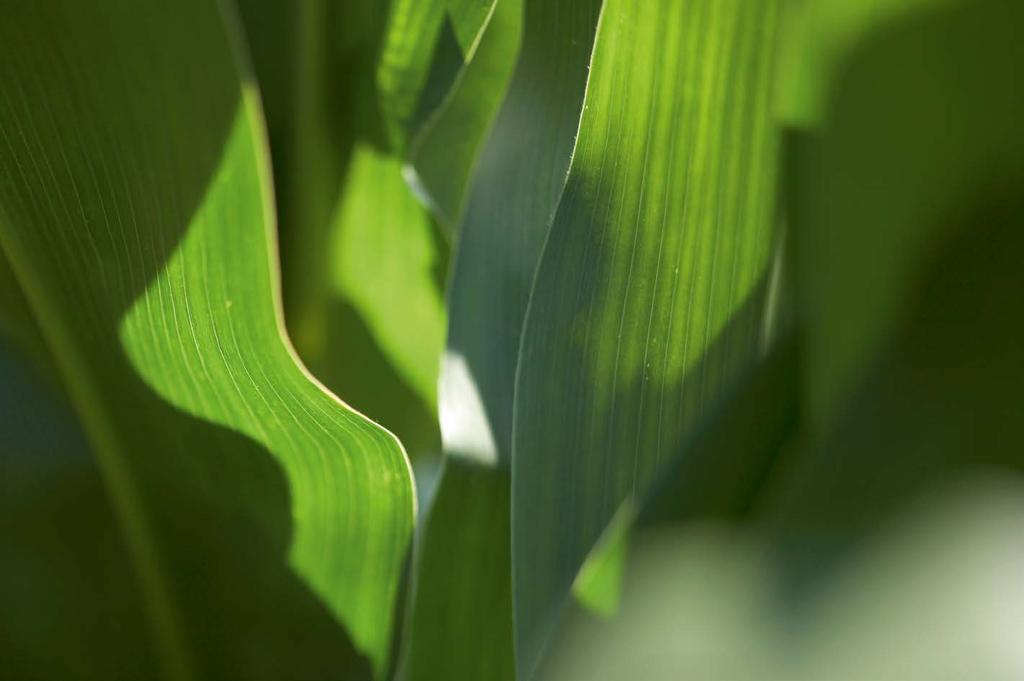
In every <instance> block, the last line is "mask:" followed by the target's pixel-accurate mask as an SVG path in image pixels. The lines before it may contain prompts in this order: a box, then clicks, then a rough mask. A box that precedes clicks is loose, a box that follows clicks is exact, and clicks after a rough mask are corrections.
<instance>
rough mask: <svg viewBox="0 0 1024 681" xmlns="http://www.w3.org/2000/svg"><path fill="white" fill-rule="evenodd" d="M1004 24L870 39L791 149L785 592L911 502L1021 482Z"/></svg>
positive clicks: (925, 19) (997, 18)
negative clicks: (981, 480) (802, 440)
mask: <svg viewBox="0 0 1024 681" xmlns="http://www.w3.org/2000/svg"><path fill="white" fill-rule="evenodd" d="M1022 22H1024V6H1022V5H1020V3H1016V2H1012V1H1003V0H994V1H989V2H976V3H966V4H964V5H962V6H958V7H948V8H943V9H941V10H936V11H934V12H931V13H929V14H927V15H925V16H920V17H916V18H913V19H910V20H906V21H902V22H897V23H895V24H893V25H891V26H889V27H887V28H886V29H884V30H881V31H879V32H878V33H876V34H875V35H873V36H872V37H871V39H869V40H867V41H865V42H864V43H863V45H862V46H861V47H860V48H859V49H858V50H857V51H856V52H855V53H854V54H853V55H851V57H850V59H849V63H848V65H847V68H846V70H845V72H844V73H843V74H842V77H841V78H840V79H839V81H838V82H837V83H835V84H834V86H833V91H834V95H833V97H832V98H831V100H830V105H829V107H828V109H827V112H828V117H827V119H826V120H825V122H824V126H823V129H822V131H821V133H820V134H819V135H818V136H816V137H805V138H803V139H802V140H801V142H800V145H799V147H798V148H797V149H796V151H795V154H794V158H795V159H796V162H795V163H794V164H793V168H794V172H795V176H794V178H793V181H792V182H791V187H792V188H793V191H794V198H793V201H792V203H793V205H794V206H795V207H796V208H797V210H795V211H794V221H793V227H794V229H793V237H794V245H795V247H796V248H795V255H796V258H795V260H796V263H797V267H796V270H795V272H796V274H797V277H796V284H797V285H796V292H797V294H798V296H799V303H800V317H801V319H802V321H803V324H804V326H805V328H806V333H805V337H806V347H807V354H806V362H805V373H804V377H803V380H802V385H803V388H804V394H805V396H806V404H807V409H806V415H807V419H805V423H806V425H807V427H808V428H807V430H808V432H807V434H806V439H807V444H806V447H805V448H804V450H803V451H802V452H801V455H800V456H799V457H796V458H794V459H793V460H792V461H791V462H790V463H788V465H787V466H786V467H785V468H784V469H782V470H781V471H779V475H778V476H777V477H778V478H779V479H778V481H777V482H775V483H774V485H773V487H775V489H776V491H777V502H778V508H777V510H778V511H779V512H778V516H777V518H776V520H777V523H778V525H779V531H780V539H781V540H782V541H783V546H782V548H783V550H784V551H785V552H786V555H787V557H794V556H795V562H794V565H795V567H796V568H798V570H797V572H795V574H794V575H793V576H794V579H793V582H794V583H801V582H802V583H804V584H806V583H807V582H808V581H809V580H807V579H806V577H808V573H809V572H812V573H814V574H815V576H817V575H819V574H820V573H821V572H822V570H823V568H824V567H829V566H831V565H832V564H833V563H834V562H835V560H836V559H838V558H840V557H843V556H844V555H845V554H846V553H848V552H849V550H850V548H851V547H852V546H855V545H856V544H857V543H858V542H862V541H863V540H864V538H865V537H866V536H867V535H869V534H870V533H871V532H872V531H874V530H876V529H877V528H878V527H879V526H880V524H881V523H882V522H883V521H884V520H886V519H887V518H888V517H889V516H891V515H892V514H893V513H894V512H896V511H898V510H899V508H900V507H901V506H902V505H904V504H906V503H907V502H908V501H910V500H912V499H913V498H914V497H915V496H916V495H917V494H919V493H920V492H921V490H922V489H923V488H924V487H925V486H927V485H929V484H932V483H935V482H936V481H939V480H946V479H950V478H952V479H958V478H962V477H963V476H965V475H967V474H969V473H971V472H972V471H976V470H978V469H983V470H990V469H1011V470H1014V471H1019V470H1020V469H1021V468H1022V467H1024V454H1022V452H1024V431H1022V428H1021V423H1022V422H1024V421H1022V420H1021V418H1020V414H1021V409H1020V400H1019V396H1018V394H1019V390H1020V385H1021V383H1022V381H1024V364H1022V362H1021V359H1020V348H1021V347H1022V346H1024V315H1022V313H1021V310H1020V304H1019V301H1020V300H1021V299H1022V298H1024V269H1022V268H1021V265H1020V263H1021V253H1022V252H1024V238H1022V235H1024V230H1022V218H1021V215H1022V210H1024V206H1022V204H1021V199H1020V187H1021V186H1024V184H1022V183H1024V134H1022V132H1021V128H1020V125H1019V121H1020V120H1021V118H1022V117H1024V93H1022V90H1021V89H1020V88H1019V87H1017V85H1016V83H1017V82H1019V80H1020V75H1019V74H1020V73H1021V70H1022V69H1024V46H1022V44H1021V42H1020V40H1019V30H1018V28H1019V27H1020V26H1021V25H1022ZM880 103H884V106H880ZM812 179H813V181H814V185H813V188H811V187H812V186H811V185H809V184H807V183H808V182H810V181H811V180H812ZM801 578H803V579H801Z"/></svg>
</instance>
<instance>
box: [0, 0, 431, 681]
mask: <svg viewBox="0 0 1024 681" xmlns="http://www.w3.org/2000/svg"><path fill="white" fill-rule="evenodd" d="M12 13H13V14H14V16H15V18H14V19H12V20H10V21H6V22H4V24H3V27H2V28H0V31H2V33H3V37H2V40H0V44H2V45H3V47H2V50H3V52H4V59H3V60H2V64H3V66H2V67H0V80H2V85H0V89H2V91H3V92H4V93H6V94H7V95H8V96H7V97H6V98H5V100H4V101H3V103H2V106H0V130H2V131H3V141H2V144H3V146H2V147H0V173H2V175H3V178H4V180H3V182H0V244H2V246H3V248H4V250H5V252H6V253H7V255H8V257H9V259H10V261H11V263H12V266H13V267H14V269H15V274H16V275H17V278H18V280H19V282H20V284H21V285H22V286H23V287H24V289H25V291H26V294H27V298H28V300H29V302H30V304H31V305H32V307H33V309H34V311H35V313H36V315H37V317H38V318H39V321H40V326H41V328H42V330H43V332H44V335H45V336H46V338H47V341H48V342H49V344H50V346H51V348H52V350H53V354H54V356H55V361H56V363H57V365H58V368H59V371H60V373H61V375H62V377H63V379H64V380H65V381H66V384H67V386H68V390H69V393H70V395H71V398H72V401H73V403H74V406H75V408H76V410H77V411H78V413H79V415H80V417H81V419H82V422H83V425H84V428H85V431H86V433H87V436H88V438H89V440H90V445H91V447H92V449H93V451H94V453H95V455H96V456H97V459H98V461H99V463H100V467H101V469H102V471H103V474H104V479H105V481H106V483H107V485H108V489H109V491H110V494H111V497H112V500H113V506H114V509H115V513H116V514H117V517H118V520H119V522H120V524H121V526H122V528H123V529H124V531H125V533H126V537H127V541H128V545H129V548H130V550H131V554H132V557H133V560H134V562H135V566H136V569H137V572H138V574H139V575H140V579H141V583H142V584H143V592H144V594H145V595H146V598H147V606H148V608H149V611H150V616H151V619H152V621H153V622H154V635H155V636H156V639H157V642H158V647H159V649H160V651H161V654H162V660H163V663H164V665H165V672H166V673H167V674H168V675H170V676H176V677H185V676H189V675H190V674H191V673H192V672H193V671H195V670H203V671H205V672H206V673H209V674H211V675H214V676H216V675H231V674H233V673H234V674H243V675H253V676H256V675H265V674H270V675H273V674H275V673H284V669H285V668H289V667H291V669H290V670H289V673H293V672H294V673H299V674H300V675H318V674H323V673H331V672H327V671H326V669H331V668H333V669H335V670H337V669H338V667H337V666H334V665H337V664H338V660H337V656H338V654H339V653H340V652H341V648H343V647H344V644H343V637H339V635H338V630H337V629H333V636H334V637H335V641H336V643H335V645H336V646H339V644H340V647H339V648H336V649H335V651H334V652H328V653H327V654H326V655H325V653H324V650H326V648H323V649H316V648H315V646H319V645H322V644H323V642H324V640H325V639H326V637H328V636H330V635H331V633H330V632H332V627H331V624H330V621H331V619H332V618H336V619H337V621H339V622H341V623H343V624H344V626H345V627H346V628H347V630H348V632H349V633H350V634H351V636H352V638H353V639H354V641H355V643H356V645H357V646H358V648H359V649H360V650H361V651H363V652H365V653H366V654H367V655H368V656H369V657H370V658H371V660H372V661H373V664H374V667H375V669H376V670H377V671H378V673H380V672H382V671H383V665H384V663H385V661H386V653H387V648H388V643H389V636H390V620H391V614H390V613H391V604H392V603H393V601H394V596H395V591H396V585H397V579H398V574H399V570H400V567H401V562H402V559H403V555H404V552H405V550H406V543H407V541H408V538H409V533H410V530H411V523H412V506H413V497H412V488H411V483H410V480H409V472H408V466H407V463H406V461H405V458H404V455H403V452H402V450H401V447H400V445H399V444H398V443H397V442H396V441H395V439H394V438H393V436H391V435H390V434H389V433H387V432H386V431H384V430H383V429H381V428H379V427H378V426H376V425H374V424H373V423H371V422H369V421H368V420H366V419H365V418H363V417H361V416H360V415H358V414H356V413H354V412H352V411H351V410H349V409H348V408H346V407H345V406H344V405H343V404H341V403H340V402H339V401H338V400H337V399H336V398H334V397H333V396H332V395H330V394H329V393H327V392H326V391H325V390H323V389H322V388H321V387H319V386H318V385H317V384H316V383H315V382H314V381H312V380H311V378H310V376H309V375H308V374H307V373H306V372H305V371H304V370H303V368H302V367H301V365H299V364H298V363H297V360H296V358H295V356H294V353H293V352H292V350H291V348H290V345H289V344H288V341H287V340H286V339H285V338H284V336H283V327H282V323H281V313H280V302H279V291H278V282H277V279H276V270H275V268H276V263H274V261H273V258H274V257H275V256H276V252H275V249H274V242H273V212H272V211H273V208H272V196H271V193H270V190H269V184H268V180H269V178H268V174H269V168H268V165H267V161H266V158H265V152H264V148H263V147H264V142H263V140H262V137H261V136H262V131H261V128H260V125H261V123H260V119H259V113H258V107H257V105H256V103H255V99H254V97H253V95H252V92H251V91H250V89H249V88H248V87H247V86H245V85H243V84H242V82H240V80H239V76H238V73H237V70H236V67H235V62H234V59H233V57H232V54H231V51H230V49H229V37H228V35H227V33H226V31H225V29H224V27H223V24H222V17H221V16H220V15H219V13H218V12H217V9H216V7H215V6H214V5H211V4H210V3H205V2H183V3H175V4H174V5H173V6H163V5H160V4H159V3H148V2H147V3H138V2H122V3H118V5H117V6H116V7H110V6H105V7H104V8H103V10H102V11H101V10H100V8H98V7H93V6H91V5H83V4H80V3H75V2H61V3H52V4H49V3H47V4H39V3H28V2H24V3H15V6H14V7H13V8H12ZM243 566H244V567H245V568H247V569H243ZM271 613H273V615H271ZM328 613H329V614H328ZM299 621H304V622H306V623H308V629H307V632H308V634H309V637H308V638H307V639H305V640H302V641H294V640H289V639H287V638H285V637H281V636H279V635H278V634H276V633H274V630H275V629H276V628H277V627H278V626H281V625H285V626H287V624H286V623H288V622H292V623H296V622H299ZM252 646H258V647H260V648H261V649H263V650H264V651H265V652H266V655H265V658H261V659H262V660H263V661H262V663H261V664H260V665H259V666H256V667H254V661H253V660H254V658H253V656H252V654H251V653H252V651H251V647H252ZM279 658H280V659H279ZM279 663H280V664H283V665H284V667H283V668H277V672H275V671H274V670H275V668H276V667H275V665H277V664H279ZM318 665H320V666H318ZM296 670H297V671H296ZM334 673H337V672H336V671H335V672H334Z"/></svg>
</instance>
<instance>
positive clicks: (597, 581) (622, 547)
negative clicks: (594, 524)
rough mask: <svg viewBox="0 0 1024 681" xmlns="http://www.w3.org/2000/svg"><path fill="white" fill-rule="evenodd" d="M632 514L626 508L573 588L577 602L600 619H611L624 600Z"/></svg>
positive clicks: (592, 553)
mask: <svg viewBox="0 0 1024 681" xmlns="http://www.w3.org/2000/svg"><path fill="white" fill-rule="evenodd" d="M631 521H632V511H631V509H629V508H627V507H623V508H622V509H621V510H620V511H619V514H618V516H616V518H615V519H614V520H612V523H611V524H610V525H609V526H608V529H607V530H606V531H605V536H604V537H603V538H602V539H601V540H600V541H599V542H598V544H597V546H596V547H595V548H594V550H593V551H592V552H591V554H590V556H589V557H588V558H587V560H586V562H584V563H583V567H582V568H581V569H580V572H579V574H578V575H577V576H576V581H575V582H573V585H572V594H573V596H575V597H576V600H577V601H578V602H579V603H580V605H582V606H583V607H585V608H586V609H587V610H589V611H590V612H592V613H594V614H596V615H598V616H600V617H605V618H607V617H611V616H613V615H614V614H615V613H616V612H617V611H618V608H619V601H620V600H621V599H622V571H623V569H624V568H625V565H626V553H627V550H628V548H629V525H630V522H631Z"/></svg>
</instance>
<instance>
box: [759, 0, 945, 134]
mask: <svg viewBox="0 0 1024 681" xmlns="http://www.w3.org/2000/svg"><path fill="white" fill-rule="evenodd" d="M963 1H964V0H784V2H783V15H782V24H781V36H780V43H779V45H780V46H779V60H778V87H777V91H776V95H775V99H776V110H777V112H778V114H779V116H780V118H781V119H782V120H783V121H784V122H786V123H788V124H790V125H794V126H797V127H815V126H817V125H819V124H821V122H822V121H823V119H824V116H825V106H826V103H827V101H828V97H829V94H830V91H831V90H830V88H831V87H832V85H833V83H834V82H835V78H836V75H837V74H838V73H840V72H841V71H842V69H843V66H844V64H845V62H846V59H847V58H848V57H849V56H850V54H852V53H853V52H855V51H856V49H857V47H858V46H859V45H860V44H862V43H863V41H865V40H867V39H869V38H870V36H871V35H872V34H873V33H874V32H875V31H877V30H878V29H879V28H880V27H884V26H886V25H889V24H892V23H894V22H899V21H905V20H907V19H908V18H911V17H914V16H920V15H922V14H924V13H925V12H927V11H932V10H934V9H936V8H942V7H945V6H949V5H953V4H955V3H958V2H963Z"/></svg>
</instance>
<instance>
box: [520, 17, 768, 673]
mask: <svg viewBox="0 0 1024 681" xmlns="http://www.w3.org/2000/svg"><path fill="white" fill-rule="evenodd" d="M776 14H777V7H776V4H775V3H774V2H735V1H733V2H710V1H691V2H669V1H667V0H666V1H665V2H651V3H633V2H627V1H624V0H622V1H620V0H611V1H609V2H606V3H605V6H604V10H603V14H602V18H601V25H600V30H599V31H598V36H597V39H596V47H595V50H594V58H593V63H592V65H591V73H590V81H589V85H588V89H587V98H586V102H585V107H584V113H583V118H582V121H581V123H580V132H579V140H578V142H577V145H576V151H575V155H574V158H573V163H572V169H571V170H570V173H569V178H568V181H567V185H566V188H565V191H564V193H563V195H562V198H561V203H560V204H559V206H558V211H557V213H556V214H555V217H554V221H553V224H552V227H551V232H550V234H549V236H548V241H547V244H546V246H545V248H544V254H543V256H542V259H541V262H540V265H539V269H538V272H537V277H536V281H535V283H534V286H533V291H532V294H531V299H530V307H529V311H528V313H527V317H526V323H525V327H524V331H523V340H522V346H521V348H520V359H519V368H518V376H517V383H516V401H515V427H514V441H513V442H514V444H513V449H514V453H513V457H512V547H513V555H512V559H513V578H514V581H513V585H514V588H513V593H514V598H515V613H516V653H517V659H518V663H519V669H520V673H522V674H523V675H524V676H527V677H528V676H529V675H530V673H531V672H532V670H533V669H534V668H535V666H536V664H537V662H538V659H539V657H540V655H541V652H542V650H543V647H544V645H545V641H546V640H547V638H548V637H549V635H550V633H551V632H552V630H553V628H554V626H555V624H556V622H557V618H558V615H559V612H560V610H561V608H562V606H563V604H564V603H565V600H566V597H567V595H568V593H569V589H570V586H571V585H572V583H573V580H574V578H575V577H576V574H577V572H578V570H579V568H580V566H581V564H582V562H583V559H584V558H585V557H586V556H587V554H588V553H589V552H590V550H591V549H592V547H593V546H594V543H595V542H596V541H597V539H598V537H599V536H601V534H602V533H603V532H604V530H605V527H606V526H607V524H608V522H609V521H610V520H611V518H612V517H613V516H614V514H615V513H616V512H617V510H618V508H619V506H620V504H621V503H622V502H623V501H625V500H626V499H628V498H630V497H631V496H633V495H635V494H636V493H638V492H640V491H642V490H643V489H644V488H645V486H646V484H647V483H648V482H649V481H650V479H651V473H652V471H653V470H654V469H655V467H656V466H657V465H658V463H659V461H663V460H666V459H667V458H668V456H670V455H671V453H673V452H675V451H677V449H678V448H679V447H680V445H681V442H682V440H683V439H684V438H685V437H686V434H687V433H688V432H689V430H690V428H691V427H692V426H693V424H694V423H695V422H696V421H697V419H698V418H699V416H700V415H701V413H702V412H704V411H705V410H708V409H710V408H712V407H713V406H714V404H715V403H716V401H717V400H718V398H719V396H720V395H721V393H722V391H723V389H725V388H727V387H728V386H729V385H730V383H731V382H732V380H733V377H734V376H735V375H736V372H737V370H739V369H741V368H742V367H744V366H745V365H746V364H747V363H748V362H750V361H751V359H752V358H753V357H754V356H755V355H756V353H757V351H758V348H759V338H760V336H761V333H762V330H761V328H760V327H761V325H762V322H763V316H764V309H765V290H766V288H767V285H766V284H767V281H766V280H767V272H768V269H769V263H770V260H771V258H770V255H771V253H772V245H773V241H774V236H773V233H774V229H773V227H774V223H775V220H774V208H773V204H774V188H775V187H774V184H775V179H774V178H775V149H776V134H775V131H774V128H773V126H772V125H771V121H770V105H771V102H770V92H771V80H772V71H773V69H772V61H773V51H774V34H775V25H776V19H777V17H776ZM652 45H657V46H658V48H657V49H652V47H651V46H652ZM555 519H557V522H556V521H555Z"/></svg>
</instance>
